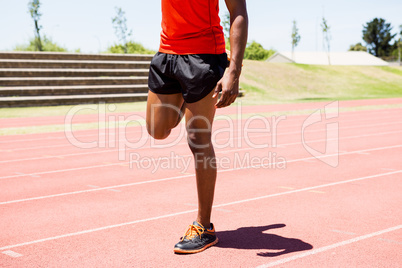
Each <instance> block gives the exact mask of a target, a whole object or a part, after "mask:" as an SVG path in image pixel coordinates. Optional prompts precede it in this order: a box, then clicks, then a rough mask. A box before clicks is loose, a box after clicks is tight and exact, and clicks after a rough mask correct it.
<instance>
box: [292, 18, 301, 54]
mask: <svg viewBox="0 0 402 268" xmlns="http://www.w3.org/2000/svg"><path fill="white" fill-rule="evenodd" d="M299 42H300V35H299V29H298V28H297V24H296V21H295V20H293V28H292V60H293V61H294V60H295V56H294V51H295V47H297V45H298V44H299Z"/></svg>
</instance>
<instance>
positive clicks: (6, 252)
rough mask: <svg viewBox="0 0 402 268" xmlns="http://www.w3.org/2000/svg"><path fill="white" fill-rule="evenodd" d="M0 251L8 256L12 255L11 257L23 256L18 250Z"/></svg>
mask: <svg viewBox="0 0 402 268" xmlns="http://www.w3.org/2000/svg"><path fill="white" fill-rule="evenodd" d="M2 253H3V254H5V255H8V256H10V257H13V258H18V257H22V256H23V255H22V254H20V253H18V252H15V251H12V250H6V251H3V252H2Z"/></svg>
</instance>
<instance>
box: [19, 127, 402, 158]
mask: <svg viewBox="0 0 402 268" xmlns="http://www.w3.org/2000/svg"><path fill="white" fill-rule="evenodd" d="M340 123H342V122H340ZM398 123H402V121H395V122H388V123H377V124H370V125H354V126H350V127H343V128H339V129H354V128H363V127H364V128H366V127H376V126H387V125H395V124H398ZM144 131H145V130H144ZM144 131H143V132H144ZM322 131H325V129H317V130H310V131H308V133H312V132H322ZM298 133H300V131H293V132H286V133H280V134H278V136H280V135H288V134H298ZM142 135H148V133H146V131H145V132H144V133H143V134H142ZM142 135H141V136H142ZM259 136H262V137H265V136H266V134H264V135H255V136H253V137H259ZM240 138H243V137H236V138H235V139H240ZM125 140H126V137H124V139H123V138H122V139H118V140H117V142H119V141H125ZM225 140H226V139H225ZM178 144H187V142H181V143H178ZM69 146H73V145H72V144H70V143H67V144H56V145H47V146H36V147H21V148H12V150H13V151H22V150H24V151H26V150H36V149H45V148H60V147H69ZM141 149H148V148H145V147H144V148H141Z"/></svg>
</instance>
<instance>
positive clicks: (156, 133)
mask: <svg viewBox="0 0 402 268" xmlns="http://www.w3.org/2000/svg"><path fill="white" fill-rule="evenodd" d="M147 131H148V134H149V135H151V137H152V138H154V139H156V140H163V139H166V138H167V137H168V136H169V134H170V132H171V130H170V129H169V130H166V129H162V128H157V127H151V126H150V124H147Z"/></svg>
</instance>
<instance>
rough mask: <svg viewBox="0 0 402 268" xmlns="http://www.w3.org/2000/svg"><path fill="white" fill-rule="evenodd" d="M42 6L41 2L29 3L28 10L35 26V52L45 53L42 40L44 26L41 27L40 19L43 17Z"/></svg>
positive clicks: (33, 1)
mask: <svg viewBox="0 0 402 268" xmlns="http://www.w3.org/2000/svg"><path fill="white" fill-rule="evenodd" d="M40 5H41V4H40V1H39V0H32V1H29V3H28V10H29V14H31V17H32V19H33V20H34V24H35V50H38V51H43V46H42V40H41V38H40V29H42V26H41V25H39V19H40V17H41V16H42V14H41V13H40V12H39V8H40Z"/></svg>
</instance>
